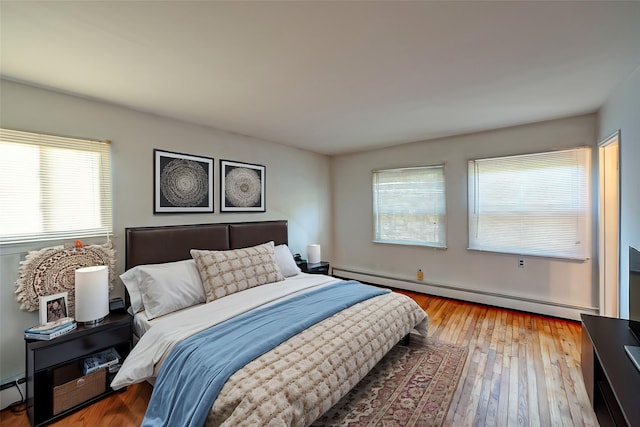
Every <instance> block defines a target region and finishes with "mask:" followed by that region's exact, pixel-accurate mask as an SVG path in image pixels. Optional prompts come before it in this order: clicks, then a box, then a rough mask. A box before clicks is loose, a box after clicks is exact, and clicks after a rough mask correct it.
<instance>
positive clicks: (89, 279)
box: [75, 265, 109, 325]
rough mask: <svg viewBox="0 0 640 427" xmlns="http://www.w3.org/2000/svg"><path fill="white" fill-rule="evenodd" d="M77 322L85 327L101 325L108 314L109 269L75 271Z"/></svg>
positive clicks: (93, 268)
mask: <svg viewBox="0 0 640 427" xmlns="http://www.w3.org/2000/svg"><path fill="white" fill-rule="evenodd" d="M75 307H76V314H75V319H76V321H77V322H80V323H84V324H87V325H97V324H99V323H101V322H102V321H103V320H104V318H105V317H106V316H107V315H108V314H109V269H108V267H107V266H106V265H97V266H94V267H84V268H79V269H77V270H76V301H75Z"/></svg>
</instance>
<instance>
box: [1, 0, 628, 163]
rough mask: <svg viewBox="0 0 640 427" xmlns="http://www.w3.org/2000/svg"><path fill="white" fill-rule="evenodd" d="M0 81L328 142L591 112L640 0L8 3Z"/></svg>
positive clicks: (352, 145)
mask: <svg viewBox="0 0 640 427" xmlns="http://www.w3.org/2000/svg"><path fill="white" fill-rule="evenodd" d="M0 36H1V44H0V47H1V57H0V59H1V61H0V73H1V74H2V77H3V78H7V79H11V80H16V81H20V82H24V83H27V84H32V85H36V86H41V87H45V88H49V89H53V90H57V91H61V92H64V93H70V94H74V95H79V96H82V97H86V98H89V99H96V100H100V101H105V102H108V103H113V104H116V105H120V106H125V107H128V108H132V109H135V110H139V111H144V112H149V113H153V114H157V115H161V116H166V117H172V118H176V119H180V120H183V121H187V122H191V123H197V124H202V125H205V126H211V127H214V128H218V129H223V130H226V131H230V132H235V133H239V134H243V135H249V136H252V137H256V138H260V139H264V140H268V141H273V142H278V143H282V144H285V145H289V146H293V147H299V148H302V149H306V150H311V151H314V152H318V153H323V154H329V155H332V154H341V153H349V152H357V151H362V150H367V149H372V148H377V147H384V146H390V145H395V144H402V143H406V142H412V141H420V140H426V139H433V138H437V137H443V136H450V135H457V134H463V133H469V132H477V131H483V130H488V129H495V128H500V127H505V126H512V125H518V124H524V123H531V122H536V121H542V120H547V119H554V118H561V117H567V116H573V115H578V114H583V113H591V112H594V111H597V109H598V108H599V107H600V106H601V105H602V104H603V102H604V101H605V100H606V98H607V97H608V95H610V94H611V92H612V91H613V90H614V89H615V88H616V87H617V85H619V84H620V83H621V82H622V81H623V80H624V79H625V78H626V77H628V76H629V75H630V74H631V73H632V72H633V71H634V70H635V69H636V68H637V67H638V66H640V2H618V1H602V2H598V1H574V2H547V1H542V2H538V1H534V2H526V1H510V2H490V1H475V2H474V1H469V2H462V1H443V2H435V1H425V2H419V1H414V2H404V1H369V2H366V1H353V2H347V1H342V2H341V1H319V2H315V1H299V2H295V1H287V2H276V1H257V2H247V1H236V2H211V1H197V2H187V1H164V2H152V1H135V2H134V1H108V2H101V1H67V2H49V1H45V2H40V1H18V2H14V1H5V0H2V1H1V3H0Z"/></svg>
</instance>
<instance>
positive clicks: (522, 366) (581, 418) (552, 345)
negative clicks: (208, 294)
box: [0, 291, 598, 427]
mask: <svg viewBox="0 0 640 427" xmlns="http://www.w3.org/2000/svg"><path fill="white" fill-rule="evenodd" d="M399 292H402V293H405V294H407V295H409V296H411V297H412V298H413V299H415V300H416V302H417V303H418V304H419V305H420V306H421V307H422V308H424V309H425V311H426V312H427V314H428V315H429V336H430V337H432V338H434V339H437V340H440V341H446V342H450V343H454V344H459V345H464V346H467V347H468V348H469V355H468V357H467V362H466V364H465V367H464V370H463V373H462V377H461V379H460V383H459V384H458V388H457V390H456V393H455V395H454V398H453V401H452V403H451V407H450V409H449V413H448V415H447V419H446V422H445V425H447V426H519V425H521V426H527V425H528V426H597V425H598V422H597V420H596V418H595V415H594V413H593V410H592V409H591V406H590V404H589V399H588V397H587V394H586V391H585V388H584V384H583V381H582V374H581V371H580V343H581V335H580V334H581V327H580V323H579V322H572V321H567V320H561V319H555V318H550V317H545V316H537V315H533V314H528V313H522V312H517V311H511V310H504V309H499V308H494V307H487V306H483V305H477V304H471V303H466V302H462V301H456V300H449V299H445V298H438V297H433V296H428V295H422V294H417V293H414V292H405V291H399ZM150 395H151V386H150V385H148V384H147V383H143V384H136V385H134V386H130V387H129V388H128V389H127V390H126V391H124V392H121V393H116V394H114V395H112V396H109V397H108V398H106V399H103V400H101V401H99V402H97V403H95V404H93V405H91V406H90V407H88V408H84V409H81V410H79V411H77V412H74V413H73V414H71V415H69V416H68V417H65V418H64V419H62V420H60V421H58V422H56V423H53V424H51V426H78V427H79V426H91V427H94V426H105V427H106V426H109V427H120V426H132V425H139V424H140V421H141V420H142V418H143V416H144V411H145V410H146V406H147V402H148V401H149V397H150ZM0 424H1V425H2V426H16V427H22V426H24V427H26V426H28V425H29V420H28V418H27V415H26V413H24V412H22V413H20V414H13V413H11V412H10V411H9V410H5V411H2V413H1V414H0Z"/></svg>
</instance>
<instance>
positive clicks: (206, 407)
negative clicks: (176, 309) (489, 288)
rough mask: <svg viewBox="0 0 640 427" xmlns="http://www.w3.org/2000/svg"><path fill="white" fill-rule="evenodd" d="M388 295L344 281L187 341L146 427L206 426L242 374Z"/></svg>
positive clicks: (174, 355) (169, 364)
mask: <svg viewBox="0 0 640 427" xmlns="http://www.w3.org/2000/svg"><path fill="white" fill-rule="evenodd" d="M388 292H390V291H389V290H386V289H379V288H375V287H373V286H367V285H363V284H361V283H359V282H356V281H344V282H339V283H338V284H336V285H334V286H328V287H323V288H320V289H317V290H313V291H310V292H308V293H304V294H302V295H298V296H295V297H293V298H290V299H288V300H286V301H283V302H280V303H277V304H274V305H271V306H269V307H264V308H260V309H256V310H252V311H250V312H247V313H244V314H242V315H240V316H237V317H234V318H232V319H229V320H227V321H225V322H222V323H220V324H218V325H216V326H213V327H211V328H209V329H206V330H204V331H202V332H200V333H198V334H195V335H193V336H192V337H190V338H187V339H186V340H184V341H182V342H181V343H179V344H177V345H176V346H175V347H174V349H173V350H172V351H171V353H170V354H169V356H168V357H167V360H166V361H165V362H164V364H163V365H162V368H161V369H160V373H159V375H158V378H157V381H156V384H155V386H154V389H153V394H152V395H151V400H150V402H149V406H148V407H147V412H146V414H145V417H144V420H143V421H142V425H143V426H197V427H201V426H203V425H204V423H205V420H206V418H207V414H208V413H209V411H210V410H211V407H212V405H213V402H214V401H215V399H216V398H217V396H218V393H219V392H220V390H221V389H222V386H223V385H224V383H225V382H226V381H227V379H229V377H231V375H233V374H234V373H235V372H236V371H237V370H239V369H240V368H242V367H243V366H245V365H246V364H247V363H249V362H251V361H252V360H254V359H256V358H257V357H259V356H261V355H262V354H264V353H266V352H268V351H270V350H271V349H273V348H274V347H276V346H278V345H279V344H281V343H283V342H284V341H286V340H287V339H289V338H291V337H292V336H294V335H296V334H298V333H300V332H302V331H303V330H305V329H306V328H308V327H310V326H312V325H314V324H316V323H318V322H320V321H322V320H324V319H326V318H328V317H330V316H332V315H334V314H336V313H338V312H339V311H342V310H344V309H345V308H348V307H350V306H352V305H354V304H357V303H359V302H361V301H364V300H366V299H369V298H372V297H374V296H378V295H382V294H384V293H388Z"/></svg>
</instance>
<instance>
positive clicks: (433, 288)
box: [332, 267, 599, 321]
mask: <svg viewBox="0 0 640 427" xmlns="http://www.w3.org/2000/svg"><path fill="white" fill-rule="evenodd" d="M332 270H333V273H332V274H333V275H334V276H338V277H343V278H346V279H353V280H359V281H361V282H368V283H373V284H376V285H382V286H389V287H391V288H397V289H404V290H407V291H414V292H420V293H423V294H429V295H435V296H440V297H445V298H453V299H458V300H463V301H469V302H474V303H479V304H485V305H491V306H496V307H502V308H508V309H512V310H519V311H526V312H529V313H536V314H544V315H547V316H553V317H560V318H563V319H570V320H578V321H579V320H580V314H581V313H588V314H598V311H599V310H598V308H597V307H580V306H575V305H568V304H561V303H555V302H551V301H538V300H535V299H531V298H526V297H518V296H513V295H501V294H497V293H493V292H484V291H478V290H474V289H464V288H460V287H455V286H450V285H442V284H432V283H427V282H418V281H412V280H405V279H396V278H393V277H388V276H383V275H378V274H374V273H366V272H361V271H355V270H350V269H342V268H339V267H333V269H332Z"/></svg>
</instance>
